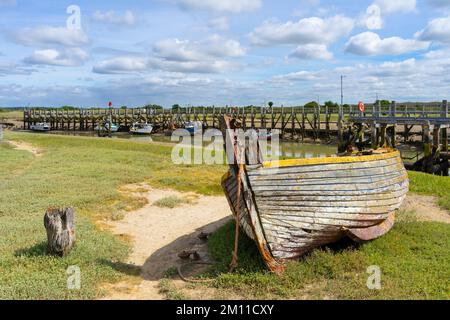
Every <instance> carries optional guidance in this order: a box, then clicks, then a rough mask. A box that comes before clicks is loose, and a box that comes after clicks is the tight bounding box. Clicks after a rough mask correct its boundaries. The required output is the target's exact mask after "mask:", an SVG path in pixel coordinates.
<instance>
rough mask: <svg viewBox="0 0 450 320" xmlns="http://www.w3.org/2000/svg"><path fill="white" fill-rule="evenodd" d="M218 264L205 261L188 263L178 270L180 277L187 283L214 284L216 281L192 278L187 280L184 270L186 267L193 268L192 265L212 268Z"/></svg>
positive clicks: (180, 266)
mask: <svg viewBox="0 0 450 320" xmlns="http://www.w3.org/2000/svg"><path fill="white" fill-rule="evenodd" d="M216 263H217V262H205V261H192V262H188V263H184V264H181V265H179V266H178V268H177V270H178V275H179V276H180V278H181V280H183V281H185V282H192V283H210V282H213V281H214V279H192V278H187V277H185V276H184V275H183V271H182V268H183V267H186V266H192V265H206V266H208V265H209V266H212V265H214V264H216Z"/></svg>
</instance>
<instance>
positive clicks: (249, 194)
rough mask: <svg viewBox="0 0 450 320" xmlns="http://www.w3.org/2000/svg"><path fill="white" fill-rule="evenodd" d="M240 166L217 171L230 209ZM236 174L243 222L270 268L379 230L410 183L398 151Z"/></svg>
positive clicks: (287, 162)
mask: <svg viewBox="0 0 450 320" xmlns="http://www.w3.org/2000/svg"><path fill="white" fill-rule="evenodd" d="M237 174H238V172H237V171H236V170H230V172H229V173H228V174H226V175H225V176H224V178H223V179H222V187H223V189H224V191H225V194H226V196H227V199H228V201H229V204H230V207H231V208H232V210H233V212H234V213H235V214H236V212H237V210H236V209H237V204H236V200H237V179H236V175H237ZM241 175H242V176H241V179H242V184H243V186H242V190H243V194H242V196H241V204H240V210H239V214H240V217H239V220H240V224H241V226H242V227H243V229H244V230H245V232H246V233H247V234H248V235H249V236H250V237H251V238H252V239H254V240H255V241H256V242H257V244H258V248H259V250H260V251H261V253H262V255H263V258H264V260H265V261H266V263H267V264H268V266H269V267H270V269H272V270H273V271H278V270H280V269H282V265H283V261H284V260H288V259H297V258H298V257H300V256H301V255H303V254H305V253H306V252H308V251H310V250H312V249H314V248H316V247H319V246H322V245H325V244H329V243H332V242H335V241H337V240H339V239H341V238H343V237H345V236H349V237H350V238H351V239H353V240H355V241H368V240H372V239H375V238H378V237H380V236H382V235H384V234H385V233H387V232H388V231H389V230H390V229H391V228H392V226H393V223H394V216H395V211H396V210H397V209H399V207H400V206H401V203H402V201H403V199H404V198H405V196H406V193H407V192H408V185H409V181H408V176H407V172H406V170H405V168H404V165H403V162H402V160H401V158H400V154H399V152H397V151H393V152H389V153H384V154H375V155H369V156H351V157H333V158H315V159H299V160H284V161H278V162H266V163H264V164H262V165H259V166H255V167H252V166H248V167H247V168H246V169H245V170H244V172H241Z"/></svg>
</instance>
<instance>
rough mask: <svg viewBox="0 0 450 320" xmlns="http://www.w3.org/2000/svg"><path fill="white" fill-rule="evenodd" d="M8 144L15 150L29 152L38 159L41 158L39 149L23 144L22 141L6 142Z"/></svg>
mask: <svg viewBox="0 0 450 320" xmlns="http://www.w3.org/2000/svg"><path fill="white" fill-rule="evenodd" d="M8 143H9V144H11V145H12V146H14V148H15V149H17V150H23V151H28V152H31V153H32V154H33V155H35V156H37V157H40V156H42V150H40V149H39V148H36V147H34V146H33V145H31V144H29V143H26V142H23V141H8Z"/></svg>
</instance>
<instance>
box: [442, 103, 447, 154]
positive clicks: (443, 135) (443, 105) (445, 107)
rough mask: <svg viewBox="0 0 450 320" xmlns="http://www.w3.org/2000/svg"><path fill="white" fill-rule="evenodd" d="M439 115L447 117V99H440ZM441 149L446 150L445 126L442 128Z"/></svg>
mask: <svg viewBox="0 0 450 320" xmlns="http://www.w3.org/2000/svg"><path fill="white" fill-rule="evenodd" d="M441 117H442V118H445V119H447V118H448V103H447V100H444V101H442V112H441ZM442 150H443V151H446V152H447V151H448V129H447V127H444V128H442Z"/></svg>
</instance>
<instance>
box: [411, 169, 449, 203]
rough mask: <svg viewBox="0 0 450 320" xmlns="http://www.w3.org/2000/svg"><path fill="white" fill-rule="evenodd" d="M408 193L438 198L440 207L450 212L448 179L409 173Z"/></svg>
mask: <svg viewBox="0 0 450 320" xmlns="http://www.w3.org/2000/svg"><path fill="white" fill-rule="evenodd" d="M409 179H410V191H412V192H415V193H418V194H423V195H430V196H435V197H438V203H439V205H440V206H441V207H443V208H445V209H447V210H450V178H449V177H441V176H434V175H430V174H426V173H421V172H409Z"/></svg>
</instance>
